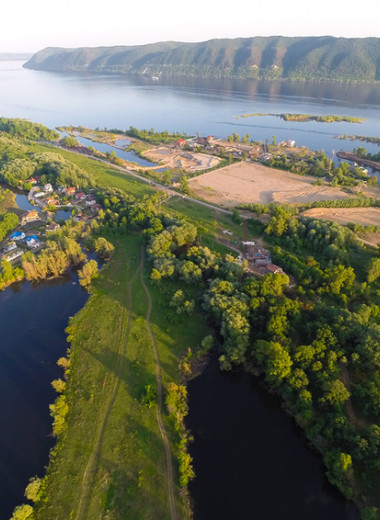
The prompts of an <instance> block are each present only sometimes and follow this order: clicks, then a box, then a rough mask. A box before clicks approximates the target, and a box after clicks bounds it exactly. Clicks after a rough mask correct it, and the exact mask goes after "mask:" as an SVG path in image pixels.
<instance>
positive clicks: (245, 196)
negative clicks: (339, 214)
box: [190, 162, 354, 206]
mask: <svg viewBox="0 0 380 520" xmlns="http://www.w3.org/2000/svg"><path fill="white" fill-rule="evenodd" d="M312 182H315V177H309V176H300V175H296V174H294V173H290V172H285V171H282V170H276V169H273V168H268V167H267V166H263V165H261V164H257V163H248V162H239V163H235V164H232V165H230V166H226V167H224V168H220V169H219V170H214V171H212V172H209V173H205V174H203V175H201V176H199V177H195V178H193V179H190V183H191V184H190V186H191V190H192V191H193V192H194V193H195V194H196V195H198V196H200V197H202V198H203V199H205V200H207V201H209V202H214V203H217V204H223V205H225V206H234V205H236V204H242V203H250V202H262V203H265V204H267V203H269V202H282V203H295V202H311V201H315V200H329V199H343V198H347V197H352V196H354V195H349V194H347V193H345V192H344V191H342V190H341V189H339V188H332V187H329V186H327V185H324V186H313V185H312Z"/></svg>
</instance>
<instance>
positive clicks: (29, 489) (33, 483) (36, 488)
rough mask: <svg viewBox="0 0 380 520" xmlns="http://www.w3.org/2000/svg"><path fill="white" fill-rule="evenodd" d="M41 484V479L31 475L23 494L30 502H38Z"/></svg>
mask: <svg viewBox="0 0 380 520" xmlns="http://www.w3.org/2000/svg"><path fill="white" fill-rule="evenodd" d="M41 484H42V480H41V479H40V478H38V477H32V478H31V479H30V481H29V484H28V485H27V486H26V489H25V496H26V498H27V499H28V500H31V501H32V502H38V501H39V500H40V490H41Z"/></svg>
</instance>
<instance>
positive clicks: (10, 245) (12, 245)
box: [3, 241, 17, 253]
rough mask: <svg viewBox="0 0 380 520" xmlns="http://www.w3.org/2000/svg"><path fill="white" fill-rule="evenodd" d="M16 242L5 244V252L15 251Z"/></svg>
mask: <svg viewBox="0 0 380 520" xmlns="http://www.w3.org/2000/svg"><path fill="white" fill-rule="evenodd" d="M16 247H17V246H16V242H13V241H12V242H8V243H7V244H5V246H4V247H3V252H4V253H9V252H10V251H13V250H14V249H16Z"/></svg>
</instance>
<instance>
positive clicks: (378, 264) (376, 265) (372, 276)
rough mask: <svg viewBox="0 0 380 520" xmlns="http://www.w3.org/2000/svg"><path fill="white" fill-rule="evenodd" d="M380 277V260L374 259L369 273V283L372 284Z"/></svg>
mask: <svg viewBox="0 0 380 520" xmlns="http://www.w3.org/2000/svg"><path fill="white" fill-rule="evenodd" d="M379 276H380V258H372V259H371V261H370V263H369V266H368V271H367V281H368V283H372V282H374V281H375V280H377V279H378V278H379Z"/></svg>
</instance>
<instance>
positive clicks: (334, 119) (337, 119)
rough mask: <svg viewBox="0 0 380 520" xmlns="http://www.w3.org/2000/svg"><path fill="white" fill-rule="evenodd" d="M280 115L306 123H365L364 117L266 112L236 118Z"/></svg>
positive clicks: (280, 116)
mask: <svg viewBox="0 0 380 520" xmlns="http://www.w3.org/2000/svg"><path fill="white" fill-rule="evenodd" d="M268 116H271V117H279V118H280V119H283V120H284V121H295V122H298V123H306V122H307V121H317V122H318V123H341V122H344V123H363V121H365V119H364V118H360V117H350V116H337V115H327V116H316V115H311V114H269V113H268V114H266V113H254V114H243V115H241V116H237V117H236V119H241V118H247V117H268Z"/></svg>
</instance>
